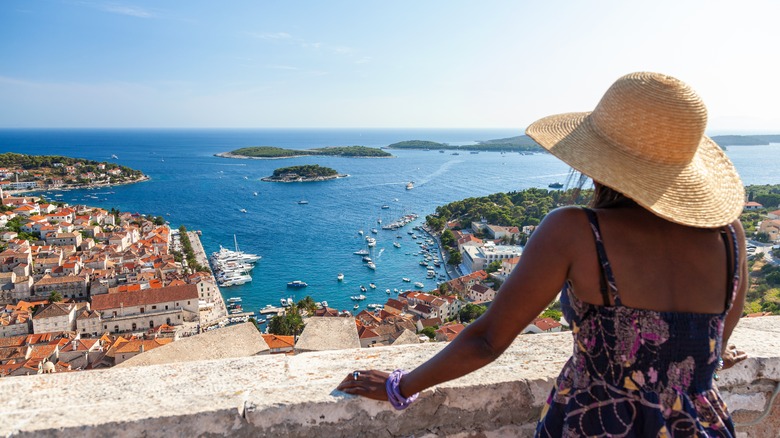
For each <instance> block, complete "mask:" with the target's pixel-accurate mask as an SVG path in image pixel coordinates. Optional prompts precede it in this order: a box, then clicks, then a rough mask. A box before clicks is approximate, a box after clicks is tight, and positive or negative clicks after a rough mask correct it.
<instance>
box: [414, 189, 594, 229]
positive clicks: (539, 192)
mask: <svg viewBox="0 0 780 438" xmlns="http://www.w3.org/2000/svg"><path fill="white" fill-rule="evenodd" d="M591 194H592V191H590V190H583V191H582V192H579V193H578V192H577V191H575V190H566V191H561V190H546V189H537V188H532V189H526V190H522V191H519V192H509V193H495V194H492V195H488V196H482V197H479V198H467V199H464V200H462V201H455V202H451V203H449V204H446V205H442V206H439V207H436V213H435V214H433V215H429V216H427V217H426V218H425V220H426V223H427V224H428V226H429V227H431V228H432V229H433V230H435V231H440V230H442V229H443V228H444V224H445V223H446V222H447V221H450V220H459V221H460V223H461V224H470V223H471V222H479V221H480V220H481V219H482V218H484V219H486V220H487V221H488V223H490V224H493V225H501V226H507V227H523V226H525V225H539V222H541V221H542V218H544V216H545V215H546V214H547V213H548V212H549V211H550V210H552V209H553V208H556V207H559V206H561V205H567V204H575V205H585V204H587V202H588V200H589V197H590V196H591Z"/></svg>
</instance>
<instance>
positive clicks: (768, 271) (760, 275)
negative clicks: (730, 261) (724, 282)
mask: <svg viewBox="0 0 780 438" xmlns="http://www.w3.org/2000/svg"><path fill="white" fill-rule="evenodd" d="M750 265H752V271H751V273H750V289H748V292H747V296H746V297H745V310H744V312H743V313H744V314H748V313H757V312H771V313H772V314H774V315H780V266H777V265H773V264H771V263H766V262H764V260H762V259H760V258H759V260H752V263H750Z"/></svg>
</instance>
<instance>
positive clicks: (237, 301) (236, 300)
mask: <svg viewBox="0 0 780 438" xmlns="http://www.w3.org/2000/svg"><path fill="white" fill-rule="evenodd" d="M227 302H228V303H229V304H233V303H240V302H241V297H230V298H228V299H227Z"/></svg>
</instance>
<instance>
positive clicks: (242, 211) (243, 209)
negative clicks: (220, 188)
mask: <svg viewBox="0 0 780 438" xmlns="http://www.w3.org/2000/svg"><path fill="white" fill-rule="evenodd" d="M238 211H240V212H241V213H246V208H242V209H241V210H238Z"/></svg>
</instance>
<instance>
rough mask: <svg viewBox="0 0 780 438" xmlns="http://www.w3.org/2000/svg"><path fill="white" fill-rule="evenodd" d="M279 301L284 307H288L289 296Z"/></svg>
mask: <svg viewBox="0 0 780 438" xmlns="http://www.w3.org/2000/svg"><path fill="white" fill-rule="evenodd" d="M279 303H280V304H281V305H282V307H287V298H282V299H280V300H279Z"/></svg>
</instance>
